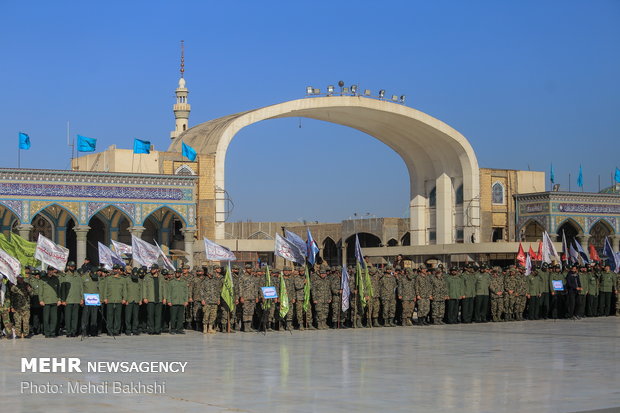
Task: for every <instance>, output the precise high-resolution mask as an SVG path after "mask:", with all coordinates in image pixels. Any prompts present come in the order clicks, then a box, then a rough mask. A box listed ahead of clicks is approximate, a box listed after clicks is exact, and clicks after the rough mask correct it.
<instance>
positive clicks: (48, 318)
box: [39, 267, 61, 338]
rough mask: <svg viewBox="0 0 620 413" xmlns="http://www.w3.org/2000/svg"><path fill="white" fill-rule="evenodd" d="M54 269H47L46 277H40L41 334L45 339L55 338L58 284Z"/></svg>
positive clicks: (58, 299) (58, 298)
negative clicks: (42, 333)
mask: <svg viewBox="0 0 620 413" xmlns="http://www.w3.org/2000/svg"><path fill="white" fill-rule="evenodd" d="M56 271H57V270H56V269H55V268H53V267H50V268H48V271H47V275H46V276H44V277H41V292H40V293H39V298H40V299H41V303H40V304H41V307H43V332H44V334H45V337H48V338H49V337H56V335H57V332H56V329H57V327H58V306H59V305H60V304H61V301H60V284H59V282H58V277H56Z"/></svg>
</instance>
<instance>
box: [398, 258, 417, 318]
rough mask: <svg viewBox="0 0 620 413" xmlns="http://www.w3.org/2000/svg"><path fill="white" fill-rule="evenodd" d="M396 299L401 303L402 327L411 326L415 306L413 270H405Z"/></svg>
mask: <svg viewBox="0 0 620 413" xmlns="http://www.w3.org/2000/svg"><path fill="white" fill-rule="evenodd" d="M398 298H400V300H401V301H402V303H403V325H407V326H412V325H413V310H414V306H415V298H416V292H415V278H414V277H413V269H411V268H407V269H406V270H405V275H404V276H403V277H402V278H401V280H400V284H399V286H398Z"/></svg>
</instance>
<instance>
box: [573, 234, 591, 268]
mask: <svg viewBox="0 0 620 413" xmlns="http://www.w3.org/2000/svg"><path fill="white" fill-rule="evenodd" d="M575 248H576V249H577V252H578V253H579V255H581V258H582V259H583V262H585V263H586V264H589V263H590V259H589V258H588V254H586V252H585V251H584V250H583V248H582V247H581V244H580V243H578V242H577V240H575Z"/></svg>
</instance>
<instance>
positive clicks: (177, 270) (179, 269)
mask: <svg viewBox="0 0 620 413" xmlns="http://www.w3.org/2000/svg"><path fill="white" fill-rule="evenodd" d="M183 268H185V266H183ZM174 272H183V270H182V269H181V268H177V269H176V270H175V271H174Z"/></svg>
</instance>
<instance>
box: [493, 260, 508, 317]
mask: <svg viewBox="0 0 620 413" xmlns="http://www.w3.org/2000/svg"><path fill="white" fill-rule="evenodd" d="M504 289H505V287H504V276H503V274H502V273H501V269H500V268H498V267H495V268H493V270H492V271H491V280H490V282H489V296H490V299H491V317H492V319H493V321H495V322H497V321H501V318H502V313H503V312H504Z"/></svg>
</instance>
